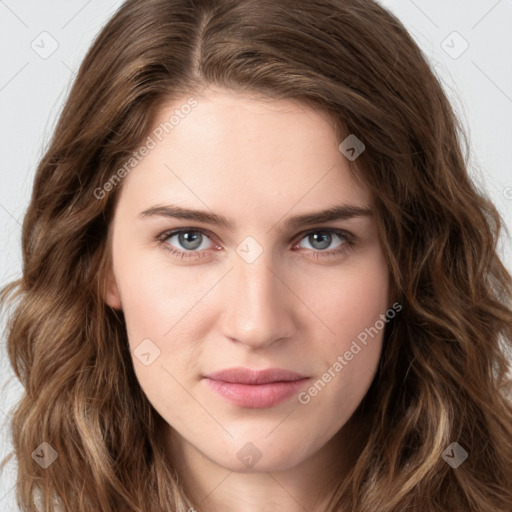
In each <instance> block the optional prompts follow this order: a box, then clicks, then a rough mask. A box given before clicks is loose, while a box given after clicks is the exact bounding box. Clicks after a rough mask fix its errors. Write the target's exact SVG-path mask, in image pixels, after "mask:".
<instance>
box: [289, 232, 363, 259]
mask: <svg viewBox="0 0 512 512" xmlns="http://www.w3.org/2000/svg"><path fill="white" fill-rule="evenodd" d="M336 239H338V240H339V243H338V244H337V245H335V246H334V248H333V249H331V250H326V249H327V248H328V247H332V243H333V241H334V242H335V241H336ZM303 240H306V241H307V243H308V244H309V245H310V247H306V248H307V249H312V251H313V253H312V256H313V257H314V258H319V257H324V256H327V257H328V256H335V255H338V254H341V253H343V252H345V251H346V250H348V249H349V248H351V247H352V246H353V245H354V242H353V240H352V238H351V236H350V235H349V234H348V233H346V232H345V231H339V230H335V229H317V230H314V231H309V232H307V233H306V235H305V236H304V237H303V238H302V239H301V242H302V241H303ZM299 246H300V243H299V244H297V245H295V247H299Z"/></svg>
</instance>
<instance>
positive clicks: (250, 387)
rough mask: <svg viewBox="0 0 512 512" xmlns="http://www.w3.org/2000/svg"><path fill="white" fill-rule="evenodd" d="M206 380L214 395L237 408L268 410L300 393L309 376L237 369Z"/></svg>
mask: <svg viewBox="0 0 512 512" xmlns="http://www.w3.org/2000/svg"><path fill="white" fill-rule="evenodd" d="M203 379H204V380H205V381H206V383H207V384H208V386H209V388H210V389H211V390H212V391H213V392H214V393H217V394H218V395H220V396H222V397H223V398H224V399H226V400H227V401H228V402H230V403H232V404H234V405H237V406H239V407H246V408H249V409H265V408H269V407H274V406H276V405H278V404H279V403H281V402H283V401H285V400H286V399H288V398H290V397H291V396H292V395H294V394H296V393H297V392H298V391H299V390H300V388H301V387H303V386H304V384H305V383H306V382H307V381H308V380H309V377H305V376H303V375H300V374H298V373H296V372H292V371H290V370H284V369H281V368H268V369H265V370H251V369H250V368H241V367H237V368H228V369H226V370H221V371H219V372H214V373H211V374H207V375H205V376H204V377H203Z"/></svg>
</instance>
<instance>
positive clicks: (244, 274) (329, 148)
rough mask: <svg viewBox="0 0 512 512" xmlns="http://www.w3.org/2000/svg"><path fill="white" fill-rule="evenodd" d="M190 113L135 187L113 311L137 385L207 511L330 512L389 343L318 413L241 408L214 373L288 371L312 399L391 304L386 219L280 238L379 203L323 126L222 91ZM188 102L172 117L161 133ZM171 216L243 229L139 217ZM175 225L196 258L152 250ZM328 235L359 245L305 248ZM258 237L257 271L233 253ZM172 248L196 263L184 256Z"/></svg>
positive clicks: (292, 110)
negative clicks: (252, 459)
mask: <svg viewBox="0 0 512 512" xmlns="http://www.w3.org/2000/svg"><path fill="white" fill-rule="evenodd" d="M196 98H197V100H198V106H197V107H196V108H194V109H193V110H192V111H191V113H190V114H189V115H188V116H186V117H185V118H184V119H183V120H181V121H180V123H179V124H178V125H177V126H176V127H175V128H174V129H173V130H172V132H170V134H169V135H167V136H166V137H165V138H163V140H162V141H161V142H160V143H159V144H158V145H157V146H156V147H155V148H154V149H152V150H151V151H150V152H149V154H148V155H147V156H146V157H145V158H144V159H143V160H142V161H141V162H140V163H139V165H138V166H137V167H136V168H135V169H134V170H133V171H132V172H131V173H130V174H128V175H127V176H126V178H124V181H123V183H122V190H121V194H120V197H119V201H118V203H117V205H116V209H115V214H114V219H113V224H112V226H111V227H112V230H113V233H112V246H111V251H112V268H111V271H110V273H109V275H108V277H107V292H106V297H105V300H106V301H107V303H108V304H109V305H110V306H111V307H113V308H115V309H119V310H123V311H124V315H125V319H126V325H127V330H128V338H129V344H130V348H131V349H132V356H133V362H134V368H135V372H136V375H137V378H138V381H139V383H140V385H141V387H142V389H143V391H144V392H145V394H146V396H147V398H148V399H149V401H150V402H151V404H152V405H153V406H154V408H155V409H156V410H157V411H158V413H159V414H160V415H161V416H162V418H163V419H164V420H165V422H166V424H167V425H168V430H167V437H166V439H165V440H164V441H165V443H166V446H167V447H168V452H169V457H170V459H171V461H172V462H173V463H174V464H175V465H176V466H177V468H178V471H179V473H180V475H181V476H182V479H183V482H184V484H185V487H186V489H188V490H189V492H190V494H191V496H193V498H194V499H195V500H196V501H197V505H198V507H200V508H199V509H200V510H201V511H206V512H211V511H220V510H222V511H237V512H255V511H268V510H287V511H290V512H295V511H299V510H300V511H303V510H304V509H306V510H324V508H323V505H324V501H323V500H324V497H325V493H326V489H329V488H330V487H331V486H332V485H333V484H334V482H335V481H336V479H337V480H338V481H339V479H340V475H342V474H343V471H345V470H346V469H347V468H349V467H350V465H351V464H353V462H354V457H355V456H357V454H356V453H355V452H354V450H353V449H351V446H352V445H353V443H350V440H351V439H352V438H351V437H350V435H349V430H348V429H349V426H350V423H349V419H350V418H351V416H352V415H353V413H354V411H355V410H356V408H357V406H358V405H359V404H360V402H361V400H362V399H363V397H364V396H365V394H366V392H367V390H368V388H369V386H370V384H371V382H372V380H373V377H374V375H375V372H376V369H377V365H378V361H379V357H380V354H381V349H382V338H383V329H382V330H380V331H379V334H378V335H376V336H374V337H373V338H372V339H370V341H369V343H368V344H367V345H366V346H364V348H363V349H362V350H361V351H360V352H359V353H358V354H357V355H355V356H354V357H353V359H352V360H351V361H349V362H348V363H347V365H346V366H344V367H343V369H342V370H341V371H339V372H338V373H336V372H335V373H336V376H335V377H334V378H332V379H331V381H330V382H329V383H328V384H327V385H326V386H325V387H324V388H323V389H322V390H321V392H319V393H318V394H317V396H315V397H312V398H311V401H310V402H309V403H307V404H301V403H300V402H299V401H298V399H297V396H296V395H294V396H292V397H291V398H289V399H287V400H286V401H285V402H282V403H280V404H278V405H276V406H273V407H270V408H263V409H250V408H246V407H241V406H237V405H233V404H232V403H230V402H228V401H226V400H225V399H224V398H223V397H222V396H220V395H218V394H216V393H214V392H213V391H211V390H210V388H209V387H208V386H207V385H206V383H205V381H204V379H202V376H203V375H204V374H205V373H207V372H212V371H217V370H220V369H224V368H230V367H234V366H245V367H250V368H253V369H264V368H269V367H278V368H284V369H288V370H292V371H296V372H298V373H300V374H302V375H305V376H308V377H310V381H309V383H308V384H306V385H305V386H304V388H303V389H304V390H306V391H307V389H309V388H310V387H311V385H312V384H313V383H314V382H316V381H318V379H320V378H321V377H322V375H323V374H324V373H325V372H326V371H327V369H328V368H329V367H332V366H333V364H334V363H335V361H336V360H337V358H338V356H340V355H341V356H342V355H343V354H344V353H345V352H346V351H347V350H348V349H349V348H350V346H351V343H352V342H353V341H354V340H356V338H357V335H358V334H360V333H361V331H363V330H364V329H365V328H367V327H370V326H373V325H374V324H375V322H376V321H377V320H378V319H379V318H380V315H381V314H383V313H385V312H386V310H387V309H388V308H389V307H390V300H389V272H388V268H387V264H386V259H385V256H384V252H383V249H382V245H381V242H380V239H379V235H378V231H377V225H376V220H375V217H374V215H372V214H370V215H361V216H357V217H353V218H349V219H342V220H335V221H330V222H323V223H321V224H307V225H301V226H299V227H294V228H287V227H286V225H285V221H286V219H287V218H289V217H291V216H294V215H298V214H302V213H309V212H314V211H319V210H323V209H326V208H328V207H331V206H333V205H338V204H346V205H355V206H359V207H367V208H370V209H371V207H372V203H371V196H370V194H369V192H368V190H366V189H365V188H363V187H362V186H360V185H358V184H357V183H356V182H355V181H354V179H353V178H352V177H351V175H350V173H349V168H348V161H347V160H346V158H345V157H344V156H343V154H342V153H341V152H340V151H339V150H338V145H339V143H340V142H341V140H338V139H337V136H336V134H335V130H334V126H333V125H332V123H331V121H330V120H329V119H328V117H327V116H326V115H325V114H323V113H321V112H319V111H316V110H313V109H312V108H311V107H308V106H306V105H302V104H300V103H297V102H294V101H284V100H266V101H263V100H262V99H261V98H256V97H251V96H248V95H241V94H239V93H233V92H228V91H224V90H212V89H209V90H207V91H206V92H203V94H202V95H200V96H196ZM185 101H186V99H183V101H182V102H180V101H176V102H174V103H172V104H168V105H165V106H164V107H162V108H161V110H160V111H159V115H158V119H156V122H155V126H157V125H158V124H160V123H161V122H164V121H166V120H168V119H169V117H170V115H171V114H172V112H173V110H174V109H176V108H179V106H180V105H182V104H183V103H185ZM168 204H178V205H179V206H181V207H187V208H192V209H199V210H204V211H208V212H214V213H216V214H218V215H223V216H225V217H227V218H228V219H229V220H231V221H232V222H233V223H234V230H233V231H231V230H229V229H227V228H226V227H223V226H212V225H209V224H206V223H204V222H198V221H195V220H194V221H191V220H187V219H174V218H170V217H164V216H146V217H144V218H140V216H139V214H140V213H141V212H143V211H144V210H147V209H148V208H151V207H153V206H155V205H159V206H163V205H168ZM178 228H189V229H191V230H197V229H202V230H204V231H205V234H204V235H203V238H202V241H201V243H200V247H199V248H195V249H192V250H190V249H188V248H189V247H190V245H189V246H185V245H184V244H183V240H181V243H180V239H179V238H178V236H177V235H175V236H171V235H169V236H168V237H167V239H165V240H164V241H158V236H159V235H160V234H162V233H164V232H166V231H171V230H173V229H178ZM328 228H331V229H332V228H334V229H339V230H343V231H345V232H347V233H350V236H351V239H352V241H353V245H352V246H351V245H350V244H349V243H348V242H347V240H348V239H347V238H339V237H338V236H337V235H335V234H332V238H330V243H329V239H328V240H327V242H325V245H327V247H326V248H324V247H325V245H322V241H321V240H320V242H318V241H317V242H315V240H314V238H313V237H312V236H308V235H311V234H314V233H318V232H319V231H320V232H322V231H325V230H326V229H328ZM198 236H199V237H201V235H200V234H199V235H198ZM249 236H250V237H252V238H253V239H254V240H255V241H257V244H259V246H260V247H261V249H262V253H261V254H260V255H259V256H258V257H257V258H256V259H255V260H254V261H252V262H251V263H248V261H246V259H244V258H243V257H241V256H240V255H239V253H237V248H239V247H240V246H241V243H242V242H243V241H244V240H245V239H246V237H249ZM198 244H199V241H198ZM166 245H167V246H172V247H174V248H175V249H176V250H178V251H179V250H181V251H183V252H187V249H188V253H189V254H190V253H191V252H192V253H193V251H195V255H194V254H192V257H190V258H188V259H185V258H184V259H182V258H180V257H179V256H175V255H172V254H170V253H168V252H166V251H165V250H164V247H165V246H166ZM242 247H243V244H242ZM251 247H252V248H251V249H250V251H253V252H252V254H254V250H255V249H254V247H253V246H251ZM336 249H343V250H342V252H341V253H340V254H337V255H332V256H324V257H319V258H315V255H319V254H320V253H321V252H322V251H324V252H325V251H330V250H336ZM199 253H202V257H198V256H197V255H198V254H199ZM320 256H321V254H320ZM145 339H150V340H151V343H153V344H154V346H156V347H158V349H159V350H160V354H159V356H158V357H157V358H156V359H155V360H154V362H152V364H150V365H149V366H146V365H145V364H143V363H142V362H141V361H140V360H139V358H138V357H136V356H135V355H134V352H133V351H134V350H135V349H136V348H137V347H138V346H139V344H140V343H141V342H142V341H143V340H145ZM146 343H147V342H146ZM151 346H152V345H151ZM246 443H252V445H251V446H254V447H255V448H256V449H257V451H256V450H255V449H254V448H250V450H252V451H253V452H254V453H253V454H257V453H258V452H259V454H260V455H261V458H260V459H259V460H258V462H257V463H256V464H254V465H252V466H251V467H248V465H247V464H244V463H243V462H242V461H241V460H240V459H239V458H238V457H237V453H238V452H239V451H240V450H241V448H242V447H243V446H244V445H246ZM255 456H256V455H255Z"/></svg>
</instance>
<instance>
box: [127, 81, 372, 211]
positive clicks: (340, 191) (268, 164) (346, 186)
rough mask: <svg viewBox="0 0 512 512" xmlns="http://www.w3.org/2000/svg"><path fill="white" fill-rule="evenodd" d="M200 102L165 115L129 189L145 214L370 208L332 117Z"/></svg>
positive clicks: (207, 98) (242, 100) (288, 106)
mask: <svg viewBox="0 0 512 512" xmlns="http://www.w3.org/2000/svg"><path fill="white" fill-rule="evenodd" d="M195 100H196V101H197V103H196V104H195V106H194V107H193V108H186V109H185V108H182V107H183V105H185V104H186V103H187V97H184V98H183V99H182V100H176V101H173V102H171V103H166V104H163V105H161V107H160V108H159V110H158V112H157V115H156V117H155V121H154V124H153V126H152V128H151V131H150V133H149V136H150V137H152V139H153V140H154V143H155V144H154V147H153V148H152V149H151V150H150V151H149V152H148V153H147V155H146V156H145V157H144V158H143V159H142V160H141V161H140V163H139V164H138V165H137V166H136V167H135V168H134V170H133V171H132V172H130V174H129V175H128V176H127V177H126V178H125V183H123V189H124V190H123V193H122V195H124V196H125V198H128V199H129V200H130V202H131V203H132V204H133V205H137V207H138V208H139V211H142V209H144V207H145V208H147V207H148V205H149V203H150V202H151V203H162V204H164V203H167V202H168V203H173V204H180V203H182V204H183V205H186V206H190V207H201V208H202V209H205V207H207V208H210V209H211V210H213V211H215V212H219V213H221V211H225V213H226V216H230V215H229V214H228V212H232V211H234V210H236V211H237V212H246V213H247V214H248V215H250V214H252V215H259V216H260V217H261V216H262V215H264V214H268V215H269V217H273V218H274V220H275V218H276V216H277V217H279V216H282V215H283V214H285V213H286V212H287V211H290V210H291V209H296V210H297V211H296V213H299V211H300V212H302V211H307V210H308V209H318V208H319V207H325V206H326V205H330V206H333V205H338V204H340V203H346V204H359V205H369V203H370V197H369V192H368V191H367V190H366V189H365V188H363V187H362V186H361V185H359V184H356V182H355V181H354V179H353V177H352V176H351V173H350V171H349V167H348V162H347V160H346V159H345V157H344V156H343V155H342V154H341V153H340V151H339V150H338V145H339V143H340V142H341V141H339V140H338V136H337V133H336V130H335V128H334V124H333V122H332V120H331V119H330V118H329V117H328V115H327V114H326V113H324V112H322V111H320V110H317V109H313V108H312V107H310V106H308V105H305V104H302V103H299V102H296V101H292V100H268V99H265V100H263V99H261V98H255V97H251V96H247V95H240V94H237V93H231V92H225V91H216V92H209V93H207V94H202V95H199V96H196V97H195ZM171 118H173V119H172V123H171V121H170V120H171ZM155 134H157V135H158V136H157V135H155Z"/></svg>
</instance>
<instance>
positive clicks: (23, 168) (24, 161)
mask: <svg viewBox="0 0 512 512" xmlns="http://www.w3.org/2000/svg"><path fill="white" fill-rule="evenodd" d="M300 1H301V0H298V1H297V4H300ZM302 1H307V0H302ZM340 1H341V0H340ZM121 3H122V2H121V1H119V0H101V1H100V0H66V1H64V0H61V1H57V0H54V1H48V0H47V1H36V0H0V59H1V60H0V62H1V65H0V119H1V122H0V141H1V142H0V144H1V158H0V242H1V247H2V251H1V253H0V286H3V285H5V284H6V283H7V282H8V281H10V280H12V279H14V278H16V277H17V276H19V275H20V272H21V250H20V231H21V223H22V219H23V216H24V212H25V210H26V207H27V205H28V202H29V199H30V194H31V188H32V181H33V177H34V172H35V169H36V166H37V163H38V160H39V159H40V158H41V156H42V155H43V153H44V149H45V145H46V144H47V142H48V140H49V138H50V135H51V132H52V129H53V128H54V126H55V121H56V118H57V115H58V113H59V111H60V110H61V108H62V105H63V102H64V99H65V97H66V95H67V92H68V91H69V89H70V86H71V84H72V82H73V79H74V76H75V73H76V70H77V69H78V67H79V64H80V62H81V60H82V58H83V57H84V56H85V53H86V51H87V49H88V47H89V46H90V44H91V42H92V39H93V38H94V36H95V35H96V34H97V33H98V32H99V30H100V29H101V27H102V26H103V25H104V23H105V22H106V20H107V19H108V18H109V17H110V16H111V15H112V14H113V12H114V11H115V10H116V9H117V8H118V7H119V6H120V5H121ZM381 3H382V4H383V5H384V6H385V7H387V8H389V9H390V10H391V11H392V12H393V13H395V14H396V15H397V16H398V17H399V18H400V19H401V20H402V22H403V23H404V25H405V26H406V28H407V29H408V30H409V32H410V33H411V34H412V36H413V37H414V39H415V40H416V42H417V43H418V44H419V46H420V47H421V48H422V50H423V52H424V53H425V55H426V57H427V58H428V59H429V61H430V62H431V65H432V67H433V68H434V70H435V72H436V73H437V74H438V76H439V77H440V79H441V81H442V83H443V85H444V87H445V90H446V92H447V94H448V96H449V98H450V100H451V101H452V104H453V105H454V106H455V108H456V111H457V113H458V115H459V117H460V118H461V120H462V121H463V124H464V125H465V126H466V129H467V132H468V134H469V136H470V141H471V168H470V171H471V173H472V176H473V177H474V179H475V180H476V181H477V183H478V184H479V185H480V187H481V188H482V189H483V190H484V191H485V192H486V193H487V194H488V195H489V196H490V197H491V199H492V200H493V201H494V203H495V204H496V206H497V207H498V209H499V211H500V213H501V215H502V217H503V219H504V221H505V225H506V226H508V228H509V229H510V228H511V227H512V172H511V159H510V149H511V145H512V32H511V31H510V27H511V26H512V0H469V1H468V0H428V1H427V0H414V1H413V0H382V1H381ZM500 251H501V254H502V256H503V259H504V262H505V264H506V265H507V267H508V268H509V270H512V264H511V263H512V258H511V255H512V250H511V242H510V239H508V238H505V237H503V238H502V241H501V244H500ZM4 323H5V319H4V318H2V323H1V326H2V329H3V327H4ZM12 375H13V374H12V372H11V370H10V367H9V365H8V363H7V358H6V354H5V339H4V337H3V336H2V338H0V376H1V378H0V386H3V387H2V388H1V395H0V457H3V456H4V455H5V454H6V453H8V452H9V451H10V435H9V432H8V429H7V425H6V422H7V420H8V417H9V410H10V408H11V407H12V406H13V405H14V404H15V402H16V401H17V399H18V397H19V396H20V393H21V386H20V384H19V383H18V382H17V381H16V380H15V379H14V378H12ZM14 469H15V463H14V462H10V463H9V464H8V465H7V468H6V470H5V471H4V473H3V474H2V475H1V476H0V479H1V481H0V510H2V511H4V512H11V511H15V510H17V507H16V505H15V500H14V495H13V484H14Z"/></svg>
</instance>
